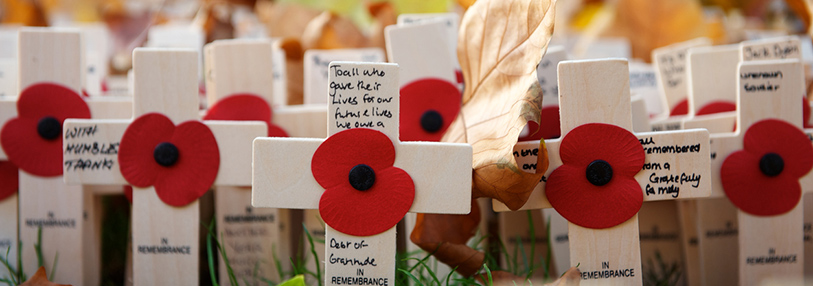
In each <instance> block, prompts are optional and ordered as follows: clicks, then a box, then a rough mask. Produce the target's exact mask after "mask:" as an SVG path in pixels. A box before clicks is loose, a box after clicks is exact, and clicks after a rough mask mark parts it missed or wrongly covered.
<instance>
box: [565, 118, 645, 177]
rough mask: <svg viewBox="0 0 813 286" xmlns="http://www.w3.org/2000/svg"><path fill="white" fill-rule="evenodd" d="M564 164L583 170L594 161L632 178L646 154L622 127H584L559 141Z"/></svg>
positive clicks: (581, 126) (576, 129) (592, 125)
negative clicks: (606, 164)
mask: <svg viewBox="0 0 813 286" xmlns="http://www.w3.org/2000/svg"><path fill="white" fill-rule="evenodd" d="M559 152H560V154H561V157H562V163H564V164H565V165H572V166H580V167H582V168H586V167H587V165H588V164H590V163H591V162H593V161H595V160H604V161H607V163H610V166H612V168H613V173H614V174H615V175H616V176H622V177H624V176H625V177H630V178H631V177H632V176H635V174H637V173H638V172H640V171H641V168H643V166H644V160H645V154H644V149H643V147H642V146H641V143H640V141H638V138H637V137H635V135H633V134H632V133H630V132H629V131H627V130H626V129H623V128H621V127H618V126H615V125H611V124H604V123H590V124H583V125H580V126H579V127H576V128H574V129H573V130H571V131H570V132H569V133H568V134H567V135H565V138H564V139H562V144H561V149H560V150H559Z"/></svg>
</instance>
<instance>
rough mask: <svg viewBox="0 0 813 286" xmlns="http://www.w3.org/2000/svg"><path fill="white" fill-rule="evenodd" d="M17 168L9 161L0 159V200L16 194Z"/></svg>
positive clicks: (17, 182) (17, 184)
mask: <svg viewBox="0 0 813 286" xmlns="http://www.w3.org/2000/svg"><path fill="white" fill-rule="evenodd" d="M18 175H19V170H17V166H15V165H14V164H13V163H11V162H9V161H0V182H3V183H2V184H0V201H2V200H5V199H6V198H8V197H9V196H11V195H13V194H16V193H17V190H18V189H19V186H20V184H19V177H18Z"/></svg>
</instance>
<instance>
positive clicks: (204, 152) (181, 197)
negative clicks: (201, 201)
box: [155, 121, 220, 207]
mask: <svg viewBox="0 0 813 286" xmlns="http://www.w3.org/2000/svg"><path fill="white" fill-rule="evenodd" d="M170 142H171V143H172V144H174V145H175V147H177V148H178V153H179V157H178V161H177V162H175V164H174V165H172V166H171V167H161V169H162V172H161V173H159V174H158V178H157V179H156V182H155V192H156V193H158V197H159V198H161V200H162V201H164V202H165V203H166V204H168V205H171V206H176V207H181V206H185V205H188V204H189V203H191V202H193V201H195V200H197V199H198V198H200V197H201V196H203V194H205V193H206V192H207V191H208V190H209V188H210V187H211V186H212V184H213V183H214V181H215V178H217V172H218V170H219V168H220V151H219V149H218V147H217V140H215V136H214V134H212V131H211V130H209V127H207V126H206V125H204V124H203V123H201V122H199V121H187V122H184V123H181V124H180V125H178V126H177V127H176V128H175V133H174V134H173V135H172V139H171V140H170Z"/></svg>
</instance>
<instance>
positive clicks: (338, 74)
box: [252, 62, 472, 285]
mask: <svg viewBox="0 0 813 286" xmlns="http://www.w3.org/2000/svg"><path fill="white" fill-rule="evenodd" d="M329 70H330V78H329V79H330V80H329V82H330V88H329V89H328V94H329V97H328V102H329V106H328V110H329V114H330V116H329V118H330V119H329V124H328V130H329V132H328V133H329V134H331V136H330V137H328V139H325V140H323V139H293V138H257V139H255V141H254V176H253V181H252V204H253V205H254V206H255V207H277V208H278V207H287V208H300V209H317V208H318V209H319V210H320V213H321V215H322V217H323V218H324V220H325V222H326V224H327V226H326V238H325V240H326V242H325V243H326V244H325V252H326V253H325V256H326V258H327V261H326V263H327V266H326V268H325V282H326V284H327V285H341V284H347V283H361V282H362V281H372V280H375V281H377V282H379V283H390V284H391V283H394V281H393V279H394V278H395V260H394V258H395V224H396V223H397V222H398V221H399V220H400V219H401V218H403V215H404V214H405V213H406V212H407V211H409V212H433V213H455V214H465V213H468V212H469V211H470V206H471V205H470V200H471V152H472V151H471V147H470V146H468V145H465V144H448V143H430V142H400V140H399V139H398V120H399V103H398V102H399V100H398V96H397V94H398V66H397V65H396V64H386V63H355V62H332V63H330V69H329ZM359 127H363V128H359ZM351 169H353V170H351ZM360 190H364V191H360ZM340 192H341V193H340ZM382 285H384V284H382Z"/></svg>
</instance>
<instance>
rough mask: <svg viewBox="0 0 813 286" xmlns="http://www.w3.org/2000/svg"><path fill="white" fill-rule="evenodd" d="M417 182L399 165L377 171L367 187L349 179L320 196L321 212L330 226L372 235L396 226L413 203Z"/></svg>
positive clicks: (352, 232) (339, 229) (351, 233)
mask: <svg viewBox="0 0 813 286" xmlns="http://www.w3.org/2000/svg"><path fill="white" fill-rule="evenodd" d="M414 199H415V184H414V183H413V181H412V178H411V177H410V176H409V174H407V173H406V172H405V171H404V170H401V169H399V168H396V167H390V168H386V169H384V170H381V171H376V182H375V184H374V185H373V187H372V188H370V189H369V190H366V191H358V190H356V189H354V188H353V187H351V186H350V184H349V183H346V184H340V185H337V186H334V187H332V188H328V189H326V190H325V192H324V193H322V197H321V198H320V200H319V214H320V215H321V216H322V219H324V221H325V223H326V224H327V225H329V226H330V227H332V228H334V229H336V230H338V231H340V232H342V233H344V234H349V235H355V236H371V235H375V234H379V233H382V232H384V231H387V230H388V229H390V228H392V227H394V226H395V225H396V224H397V223H398V222H399V221H401V219H402V218H404V215H405V214H406V213H407V212H408V211H409V209H410V208H411V207H412V202H413V201H414Z"/></svg>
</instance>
